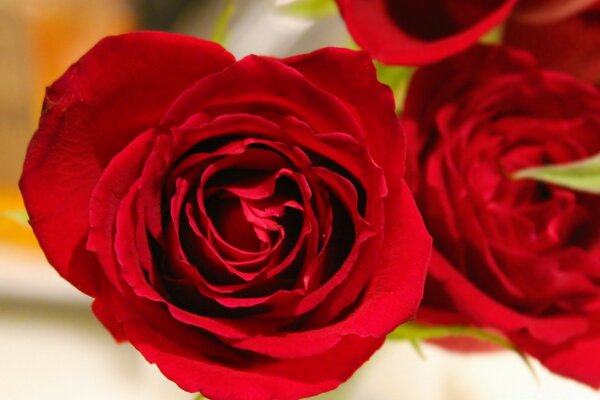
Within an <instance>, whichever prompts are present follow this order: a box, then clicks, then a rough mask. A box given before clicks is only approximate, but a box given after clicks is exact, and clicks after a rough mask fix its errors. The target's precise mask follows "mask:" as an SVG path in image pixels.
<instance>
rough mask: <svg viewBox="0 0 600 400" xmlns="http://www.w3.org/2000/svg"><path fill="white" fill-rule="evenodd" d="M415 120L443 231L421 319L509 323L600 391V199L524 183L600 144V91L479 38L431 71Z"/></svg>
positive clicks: (527, 346) (415, 160) (548, 359)
mask: <svg viewBox="0 0 600 400" xmlns="http://www.w3.org/2000/svg"><path fill="white" fill-rule="evenodd" d="M402 121H403V123H404V126H405V128H406V131H407V136H408V145H409V155H408V175H407V179H408V181H409V185H410V186H411V188H412V190H413V194H414V196H415V199H416V201H417V204H418V205H419V207H420V210H421V213H422V215H423V218H424V220H425V225H426V226H427V227H428V229H429V230H430V232H431V235H432V236H433V240H434V252H433V255H432V261H431V263H430V270H429V273H428V278H427V282H426V285H425V296H424V299H423V303H422V307H421V308H420V310H419V313H418V315H417V318H418V320H420V321H422V322H425V323H431V324H459V325H470V326H475V327H480V328H484V329H488V330H491V331H493V332H496V333H500V334H502V335H504V337H506V338H507V339H509V340H510V341H511V342H512V343H514V344H515V345H516V346H517V347H518V348H519V349H521V350H523V351H524V352H526V353H528V354H530V355H532V356H533V357H536V358H537V359H539V360H540V361H541V362H542V363H543V364H544V365H545V366H546V367H548V368H549V369H550V370H552V371H554V372H556V373H559V374H562V375H565V376H567V377H571V378H574V379H576V380H578V381H580V382H583V383H585V384H588V385H591V386H594V387H599V386H600V229H599V227H600V196H598V195H594V194H591V193H586V192H583V191H582V192H578V191H573V190H570V189H567V188H565V187H559V186H557V185H553V184H549V183H543V182H540V181H535V180H532V179H515V174H516V173H517V172H519V171H522V170H524V169H528V168H531V167H536V166H542V165H548V164H549V165H554V164H557V165H560V164H564V163H570V162H574V161H577V160H582V159H587V158H589V157H591V156H593V155H595V154H597V153H599V152H600V92H599V90H598V89H597V88H595V87H594V86H591V85H588V84H585V83H581V82H579V81H577V80H575V79H573V78H571V77H569V76H567V75H563V74H560V73H557V72H552V71H545V70H542V69H540V68H539V66H538V65H537V63H536V61H535V60H534V59H533V57H531V56H530V55H529V54H527V53H524V52H521V51H517V50H513V49H509V48H503V47H492V46H489V47H484V46H480V47H476V48H474V49H472V50H470V51H468V52H466V53H464V54H462V55H460V56H457V57H454V58H452V59H448V60H446V61H444V62H442V63H439V64H437V65H432V66H428V67H425V68H423V69H421V70H419V71H418V72H417V73H416V74H415V76H414V78H413V80H412V82H411V85H410V89H409V93H408V97H407V101H406V107H405V111H404V113H403V115H402Z"/></svg>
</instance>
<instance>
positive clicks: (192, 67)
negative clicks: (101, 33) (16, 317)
mask: <svg viewBox="0 0 600 400" xmlns="http://www.w3.org/2000/svg"><path fill="white" fill-rule="evenodd" d="M405 153H406V145H405V137H404V134H403V132H402V131H401V130H400V126H399V123H398V120H397V118H396V116H395V114H394V99H393V96H392V93H391V91H390V90H389V88H387V87H386V86H384V85H382V84H380V83H379V82H378V81H377V79H376V76H375V70H374V68H373V65H372V62H371V60H370V58H369V57H368V55H367V54H366V53H364V52H355V51H350V50H343V49H334V48H327V49H322V50H319V51H316V52H314V53H311V54H306V55H301V56H297V57H292V58H289V59H284V60H278V59H275V58H269V57H259V56H248V57H246V58H243V59H241V60H239V61H236V60H235V59H234V58H233V57H232V56H231V55H230V54H229V53H227V52H226V51H225V50H224V49H223V48H221V47H220V46H218V45H216V44H214V43H210V42H206V41H203V40H199V39H194V38H189V37H185V36H179V35H173V34H167V33H151V32H141V33H132V34H125V35H121V36H115V37H110V38H107V39H104V40H103V41H101V42H100V43H99V44H98V45H97V46H96V47H94V48H93V49H92V50H90V51H89V52H88V53H87V54H86V55H85V56H84V57H83V58H82V59H81V60H79V61H78V62H77V63H75V64H74V65H73V66H72V67H71V68H70V69H69V70H68V71H67V72H66V73H65V75H64V76H63V77H61V78H60V79H59V80H58V81H57V82H56V83H54V84H53V85H52V86H51V87H50V88H49V89H48V95H47V98H46V102H45V106H44V111H43V114H42V118H41V121H40V127H39V129H38V131H37V132H36V133H35V135H34V138H33V139H32V142H31V145H30V148H29V151H28V154H27V158H26V161H25V166H24V171H23V177H22V180H21V188H22V192H23V196H24V199H25V203H26V206H27V209H28V212H29V215H30V218H31V224H32V226H33V228H34V231H35V233H36V235H37V236H38V238H39V241H40V244H41V246H42V248H43V249H44V251H45V252H46V255H47V257H48V260H49V261H50V263H51V264H52V265H53V266H54V267H55V268H56V269H57V270H58V272H59V273H60V274H61V275H62V276H63V277H65V278H66V279H67V280H68V281H70V282H71V283H73V284H74V285H75V286H77V287H78V288H80V289H81V290H82V291H84V292H85V293H87V294H89V295H91V296H93V297H94V303H93V310H94V312H95V314H96V316H97V317H98V318H99V319H100V320H101V321H102V323H103V324H104V325H105V326H106V327H107V329H108V330H109V331H110V332H111V333H112V334H113V335H114V337H115V338H116V339H117V340H119V341H129V342H131V344H133V346H135V347H136V348H137V349H138V350H139V351H140V352H141V353H142V355H143V356H144V357H145V358H146V359H147V360H148V361H149V362H151V363H156V364H157V366H158V367H159V369H160V370H161V371H162V372H163V373H164V374H165V376H167V377H168V378H169V379H171V380H173V381H174V382H176V383H177V384H178V385H179V386H181V387H182V388H183V389H185V390H187V391H190V392H201V393H202V394H203V395H205V396H207V397H208V398H211V399H250V400H260V399H290V400H292V399H298V398H302V397H308V396H312V395H315V394H318V393H321V392H324V391H327V390H331V389H333V388H335V387H336V386H338V385H339V384H340V383H342V382H344V381H345V380H347V379H348V378H349V377H350V376H351V375H352V373H353V372H354V371H356V369H358V368H359V367H360V366H361V365H362V364H363V363H364V362H365V361H366V360H367V359H368V358H369V357H370V356H371V355H372V354H373V352H374V351H376V350H377V349H378V348H379V347H380V346H381V344H382V343H383V341H384V339H385V336H386V335H387V334H388V333H389V332H390V331H392V330H393V329H394V328H395V327H396V326H398V325H399V324H401V323H403V322H405V321H407V320H408V319H411V318H412V317H413V316H414V313H415V310H416V309H417V307H418V304H419V302H420V300H421V298H422V294H423V286H424V281H425V272H426V264H427V262H428V259H429V257H430V252H431V238H430V237H429V235H428V233H427V232H426V230H425V227H424V224H423V221H422V219H421V217H420V214H419V212H418V211H417V208H416V205H415V203H414V201H413V199H412V197H411V194H410V191H409V190H408V187H407V186H406V184H405V182H404V179H403V175H404V157H405Z"/></svg>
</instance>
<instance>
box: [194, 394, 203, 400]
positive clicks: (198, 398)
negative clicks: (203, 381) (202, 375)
mask: <svg viewBox="0 0 600 400" xmlns="http://www.w3.org/2000/svg"><path fill="white" fill-rule="evenodd" d="M194 400H206V397H204V396H202V393H198V395H196V397H194Z"/></svg>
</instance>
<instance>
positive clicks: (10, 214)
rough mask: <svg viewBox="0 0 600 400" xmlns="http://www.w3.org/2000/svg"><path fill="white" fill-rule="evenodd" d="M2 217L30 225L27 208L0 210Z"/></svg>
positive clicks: (0, 217)
mask: <svg viewBox="0 0 600 400" xmlns="http://www.w3.org/2000/svg"><path fill="white" fill-rule="evenodd" d="M0 219H5V220H10V221H13V222H17V223H18V224H20V225H23V226H29V223H28V222H29V216H28V215H27V211H25V210H6V211H1V212H0Z"/></svg>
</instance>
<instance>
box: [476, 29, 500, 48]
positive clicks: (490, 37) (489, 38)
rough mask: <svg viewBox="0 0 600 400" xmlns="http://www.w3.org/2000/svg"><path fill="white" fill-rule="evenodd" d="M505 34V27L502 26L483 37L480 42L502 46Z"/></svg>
mask: <svg viewBox="0 0 600 400" xmlns="http://www.w3.org/2000/svg"><path fill="white" fill-rule="evenodd" d="M503 34H504V26H502V25H500V26H498V27H497V28H494V29H492V30H491V31H489V32H487V33H486V34H485V35H483V36H482V37H481V39H479V41H480V42H481V43H484V44H500V43H502V36H503Z"/></svg>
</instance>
